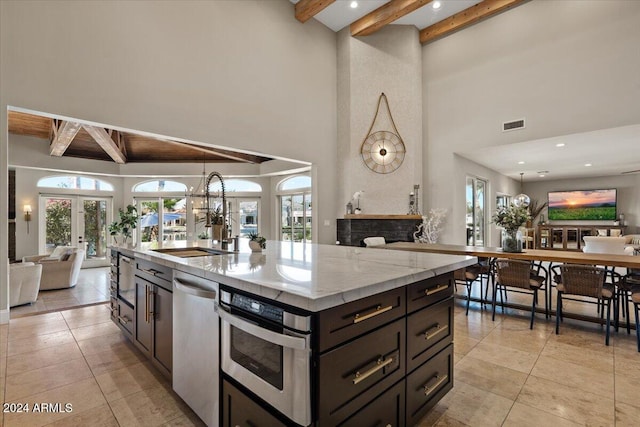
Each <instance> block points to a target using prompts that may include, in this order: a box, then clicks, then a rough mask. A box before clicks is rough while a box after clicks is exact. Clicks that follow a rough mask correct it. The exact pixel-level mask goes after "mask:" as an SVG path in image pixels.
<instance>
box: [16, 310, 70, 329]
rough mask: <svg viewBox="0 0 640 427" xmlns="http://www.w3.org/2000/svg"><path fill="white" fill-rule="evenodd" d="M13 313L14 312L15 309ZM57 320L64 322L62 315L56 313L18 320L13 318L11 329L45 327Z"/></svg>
mask: <svg viewBox="0 0 640 427" xmlns="http://www.w3.org/2000/svg"><path fill="white" fill-rule="evenodd" d="M11 311H13V309H12V310H11ZM55 320H63V317H62V314H60V313H57V312H56V313H45V314H38V315H35V316H26V317H20V318H18V319H13V318H12V319H11V320H10V321H9V329H11V328H12V327H14V326H17V327H22V326H26V325H43V324H46V323H49V322H52V321H55Z"/></svg>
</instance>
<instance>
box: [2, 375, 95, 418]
mask: <svg viewBox="0 0 640 427" xmlns="http://www.w3.org/2000/svg"><path fill="white" fill-rule="evenodd" d="M19 401H20V402H41V403H51V404H56V403H60V404H61V406H62V407H64V405H65V404H70V405H71V412H39V413H36V412H33V411H31V412H30V413H28V414H24V413H23V414H15V413H8V414H5V419H4V421H5V426H6V427H21V426H44V425H47V424H50V423H52V422H55V421H59V420H61V419H63V418H67V417H70V416H72V415H75V414H79V413H83V412H85V411H88V410H90V409H92V408H96V407H99V406H104V405H105V404H106V400H104V396H103V395H102V392H101V391H100V387H98V384H97V383H96V381H95V379H93V378H89V379H86V380H83V381H79V382H76V383H72V384H68V385H65V386H62V387H58V388H55V389H52V390H48V391H46V392H43V393H38V394H33V395H30V396H27V397H24V398H21V399H20V400H19ZM62 425H66V424H64V423H62Z"/></svg>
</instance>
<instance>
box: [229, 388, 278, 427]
mask: <svg viewBox="0 0 640 427" xmlns="http://www.w3.org/2000/svg"><path fill="white" fill-rule="evenodd" d="M221 409H222V427H282V426H284V425H285V424H283V423H282V422H280V420H278V419H277V418H276V417H274V416H273V415H271V414H270V413H269V411H267V410H266V409H264V408H263V407H262V406H260V405H259V404H258V403H256V402H255V401H253V400H252V399H250V398H249V397H248V396H247V395H245V394H244V393H242V392H241V391H240V390H238V389H237V388H235V387H234V386H233V385H232V384H230V383H229V382H228V381H226V380H223V381H222V408H221Z"/></svg>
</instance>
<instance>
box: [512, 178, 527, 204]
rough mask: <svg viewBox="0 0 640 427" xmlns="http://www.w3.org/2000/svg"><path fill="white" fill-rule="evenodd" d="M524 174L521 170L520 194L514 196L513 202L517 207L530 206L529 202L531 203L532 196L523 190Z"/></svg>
mask: <svg viewBox="0 0 640 427" xmlns="http://www.w3.org/2000/svg"><path fill="white" fill-rule="evenodd" d="M523 175H524V172H520V194H518V195H517V196H516V197H514V198H513V204H514V205H515V206H516V207H518V208H519V207H523V208H526V207H529V204H530V203H531V198H530V197H529V196H527V195H526V194H524V192H523V191H522V176H523Z"/></svg>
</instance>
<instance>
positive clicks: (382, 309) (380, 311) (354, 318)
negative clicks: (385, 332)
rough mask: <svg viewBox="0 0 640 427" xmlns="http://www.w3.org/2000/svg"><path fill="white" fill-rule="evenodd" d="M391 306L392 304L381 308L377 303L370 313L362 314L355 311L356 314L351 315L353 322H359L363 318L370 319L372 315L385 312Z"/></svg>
mask: <svg viewBox="0 0 640 427" xmlns="http://www.w3.org/2000/svg"><path fill="white" fill-rule="evenodd" d="M392 308H393V306H392V305H390V306H388V307H385V308H382V306H380V305H379V306H377V307H376V309H375V310H373V311H372V312H371V313H367V314H364V315H361V314H360V313H356V315H355V316H354V317H353V323H360V322H362V321H364V320H367V319H371V318H372V317H375V316H377V315H379V314H382V313H385V312H387V311H389V310H391V309H392Z"/></svg>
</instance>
